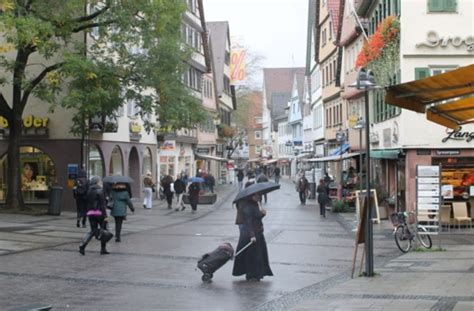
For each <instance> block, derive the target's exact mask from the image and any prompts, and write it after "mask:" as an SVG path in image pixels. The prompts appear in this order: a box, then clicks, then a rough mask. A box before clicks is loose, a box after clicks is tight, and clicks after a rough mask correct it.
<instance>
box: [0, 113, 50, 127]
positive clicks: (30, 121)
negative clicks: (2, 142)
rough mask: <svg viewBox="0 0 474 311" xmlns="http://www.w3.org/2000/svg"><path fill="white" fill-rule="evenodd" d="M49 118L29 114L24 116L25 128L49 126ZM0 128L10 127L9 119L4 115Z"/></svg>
mask: <svg viewBox="0 0 474 311" xmlns="http://www.w3.org/2000/svg"><path fill="white" fill-rule="evenodd" d="M48 122H49V118H48V117H35V116H33V115H29V116H27V117H25V118H23V127H24V128H47V127H48ZM0 128H4V129H6V128H8V120H7V119H5V118H4V117H0Z"/></svg>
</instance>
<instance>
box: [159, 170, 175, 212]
mask: <svg viewBox="0 0 474 311" xmlns="http://www.w3.org/2000/svg"><path fill="white" fill-rule="evenodd" d="M161 187H163V193H164V194H165V197H166V202H167V203H168V209H172V206H173V190H174V189H172V187H173V188H174V184H173V177H171V176H170V175H166V176H165V177H163V179H162V180H161Z"/></svg>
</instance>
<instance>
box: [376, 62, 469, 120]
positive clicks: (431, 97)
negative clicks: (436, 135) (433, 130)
mask: <svg viewBox="0 0 474 311" xmlns="http://www.w3.org/2000/svg"><path fill="white" fill-rule="evenodd" d="M473 94H474V65H469V66H465V67H461V68H458V69H455V70H452V71H449V72H446V73H443V74H439V75H436V76H432V77H428V78H425V79H420V80H416V81H411V82H408V83H403V84H398V85H394V86H391V87H389V88H388V90H387V94H386V96H385V101H386V102H387V103H388V104H390V105H394V106H398V107H401V108H405V109H409V110H413V111H416V112H420V113H425V112H426V113H427V119H428V120H430V121H433V122H436V123H438V124H441V125H444V126H447V127H450V128H453V129H455V128H458V127H459V126H460V125H462V124H466V123H470V122H473V121H474V97H473V96H470V95H473ZM466 96H470V97H466ZM449 100H451V101H449ZM443 101H448V102H445V103H443Z"/></svg>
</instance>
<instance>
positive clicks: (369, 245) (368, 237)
mask: <svg viewBox="0 0 474 311" xmlns="http://www.w3.org/2000/svg"><path fill="white" fill-rule="evenodd" d="M349 87H355V88H357V89H358V90H363V91H364V108H365V150H366V153H365V167H366V171H367V172H366V180H365V193H366V199H365V236H364V239H365V243H364V246H365V258H366V260H365V276H369V277H371V276H373V275H374V248H373V245H374V241H373V226H372V206H371V204H370V135H369V123H370V122H369V94H368V91H369V90H373V89H375V88H377V85H376V84H375V79H374V75H373V73H372V72H371V71H370V70H365V69H361V70H360V71H359V72H358V74H357V80H356V82H354V83H352V84H351V85H349Z"/></svg>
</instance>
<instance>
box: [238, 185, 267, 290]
mask: <svg viewBox="0 0 474 311" xmlns="http://www.w3.org/2000/svg"><path fill="white" fill-rule="evenodd" d="M260 200H261V196H260V195H259V194H255V195H254V196H252V197H251V198H249V199H246V200H245V199H244V200H242V201H240V202H238V204H237V220H236V224H238V225H239V230H240V236H239V243H238V245H237V250H236V251H237V252H238V251H239V250H240V249H242V248H243V247H244V246H245V245H247V244H248V243H249V242H250V241H252V242H253V243H252V245H250V246H249V247H248V248H247V249H245V250H244V251H243V252H242V253H241V254H240V255H238V256H237V257H235V259H234V268H233V271H232V275H234V276H240V275H244V274H245V278H246V280H247V281H260V280H261V279H263V277H264V276H272V275H273V272H272V270H271V268H270V264H269V261H268V251H267V243H266V242H265V236H264V235H263V222H262V218H263V217H264V216H265V215H266V211H265V210H264V209H262V210H260V208H259V205H258V202H259V201H260Z"/></svg>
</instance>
